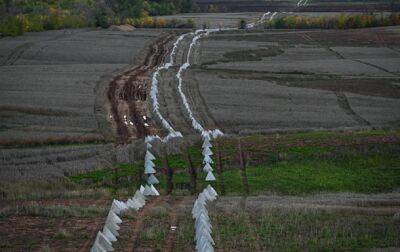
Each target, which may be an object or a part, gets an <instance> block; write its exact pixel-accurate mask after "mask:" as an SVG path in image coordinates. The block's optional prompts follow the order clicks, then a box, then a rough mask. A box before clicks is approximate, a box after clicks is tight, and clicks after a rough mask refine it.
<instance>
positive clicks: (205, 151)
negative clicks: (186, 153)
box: [203, 147, 213, 156]
mask: <svg viewBox="0 0 400 252" xmlns="http://www.w3.org/2000/svg"><path fill="white" fill-rule="evenodd" d="M212 154H213V152H212V151H211V149H210V147H205V148H204V150H203V156H211V155H212Z"/></svg>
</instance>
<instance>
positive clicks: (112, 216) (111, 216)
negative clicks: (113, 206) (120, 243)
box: [106, 210, 122, 224]
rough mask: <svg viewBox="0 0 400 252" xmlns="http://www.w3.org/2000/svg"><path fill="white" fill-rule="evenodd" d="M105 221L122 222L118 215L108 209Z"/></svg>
mask: <svg viewBox="0 0 400 252" xmlns="http://www.w3.org/2000/svg"><path fill="white" fill-rule="evenodd" d="M106 221H111V222H112V223H115V224H121V223H122V220H121V218H119V217H118V215H116V214H115V213H114V212H113V211H111V210H110V212H108V216H107V219H106Z"/></svg>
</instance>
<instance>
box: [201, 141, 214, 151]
mask: <svg viewBox="0 0 400 252" xmlns="http://www.w3.org/2000/svg"><path fill="white" fill-rule="evenodd" d="M201 147H202V148H203V149H204V148H207V147H208V148H210V147H212V144H211V143H210V140H208V139H204V142H203V145H202V146H201Z"/></svg>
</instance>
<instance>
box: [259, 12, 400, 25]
mask: <svg viewBox="0 0 400 252" xmlns="http://www.w3.org/2000/svg"><path fill="white" fill-rule="evenodd" d="M390 25H400V14H395V13H392V14H391V15H389V16H380V17H378V16H376V15H373V14H362V15H340V16H328V17H327V16H321V17H305V16H284V17H280V18H277V19H274V20H269V21H267V22H266V23H265V27H266V28H275V29H315V28H322V29H355V28H367V27H377V26H390Z"/></svg>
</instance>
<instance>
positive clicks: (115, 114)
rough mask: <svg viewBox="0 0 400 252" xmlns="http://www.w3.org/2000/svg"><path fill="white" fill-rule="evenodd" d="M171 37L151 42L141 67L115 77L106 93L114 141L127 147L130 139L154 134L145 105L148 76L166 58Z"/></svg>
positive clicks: (149, 79)
mask: <svg viewBox="0 0 400 252" xmlns="http://www.w3.org/2000/svg"><path fill="white" fill-rule="evenodd" d="M173 38H174V34H167V35H164V36H162V37H161V38H159V39H158V40H157V41H156V42H155V43H153V44H152V45H151V46H150V48H149V52H148V53H147V55H146V57H145V59H144V61H143V64H141V65H139V66H136V67H133V68H131V69H129V70H127V71H125V72H124V73H122V74H119V75H117V76H116V77H115V78H114V79H113V80H112V81H111V83H110V84H109V87H108V90H107V91H106V95H107V99H108V107H109V108H108V110H109V119H110V121H111V122H112V124H113V125H114V128H115V130H116V135H117V142H118V143H120V144H126V143H129V142H130V141H131V139H133V138H143V137H145V136H147V135H152V134H155V132H157V128H156V126H155V123H154V125H150V121H148V120H147V118H150V114H151V113H150V108H149V105H148V98H149V95H148V94H149V90H150V86H151V73H152V71H153V70H154V69H155V68H156V67H157V66H158V65H160V64H161V63H162V62H163V61H164V60H165V58H166V57H167V56H168V52H169V50H170V48H169V47H168V45H169V43H170V42H171V41H172V39H173Z"/></svg>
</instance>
